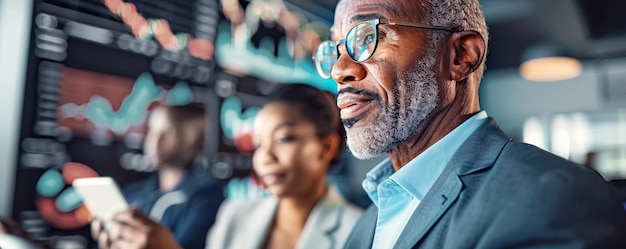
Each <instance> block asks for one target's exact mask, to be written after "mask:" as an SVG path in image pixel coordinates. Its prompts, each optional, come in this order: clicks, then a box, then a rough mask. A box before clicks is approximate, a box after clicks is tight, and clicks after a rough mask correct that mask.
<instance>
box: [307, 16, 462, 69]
mask: <svg viewBox="0 0 626 249" xmlns="http://www.w3.org/2000/svg"><path fill="white" fill-rule="evenodd" d="M363 23H368V24H369V25H371V26H372V27H374V34H375V35H376V40H375V45H374V48H373V49H372V52H371V53H370V54H369V56H368V57H367V58H365V59H363V60H357V59H355V58H353V55H351V54H350V52H349V51H350V50H348V49H347V48H346V51H348V57H350V59H351V60H352V61H354V62H357V63H362V62H365V61H367V60H369V59H370V58H371V57H372V55H374V53H375V52H376V48H377V47H378V25H379V24H387V25H395V26H402V27H409V28H421V29H430V30H441V31H447V32H460V31H463V30H462V29H460V28H448V27H441V26H431V25H425V24H421V23H416V22H405V21H396V20H391V19H387V18H376V19H372V20H368V21H362V22H359V23H357V24H355V25H354V26H352V28H350V30H348V32H347V33H346V37H344V38H343V39H340V40H337V41H331V40H326V41H323V42H321V43H320V45H318V46H317V48H316V49H315V52H314V53H313V56H312V60H313V63H314V64H315V66H316V68H317V70H318V74H319V75H320V76H321V77H322V78H330V77H327V76H324V75H322V73H320V70H321V69H320V67H319V64H321V62H318V61H321V60H318V58H317V54H318V50H319V49H320V48H322V46H329V47H333V48H335V50H336V58H334V59H333V60H334V62H333V63H332V66H331V67H330V70H331V71H332V67H333V66H334V65H335V63H336V62H337V59H339V45H340V44H342V43H344V44H345V41H346V38H347V36H348V34H350V32H352V31H353V30H354V28H356V27H357V26H359V25H361V24H363ZM320 59H324V58H320ZM328 74H330V72H328Z"/></svg>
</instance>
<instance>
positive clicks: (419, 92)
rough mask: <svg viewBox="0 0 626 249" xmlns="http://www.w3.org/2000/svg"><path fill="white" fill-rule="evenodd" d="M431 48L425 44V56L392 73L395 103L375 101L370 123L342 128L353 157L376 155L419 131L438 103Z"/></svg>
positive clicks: (417, 134) (369, 157) (433, 58)
mask: <svg viewBox="0 0 626 249" xmlns="http://www.w3.org/2000/svg"><path fill="white" fill-rule="evenodd" d="M435 36H436V35H435ZM437 38H439V37H432V38H431V40H430V41H429V44H438V43H435V41H436V40H438V39H437ZM433 40H435V41H433ZM435 51H436V49H435V48H434V47H429V49H428V51H427V53H426V55H425V56H424V57H423V58H421V59H420V60H418V61H416V62H415V64H414V65H413V66H412V67H411V69H410V70H408V71H406V72H400V73H397V74H396V76H395V77H394V78H395V80H394V82H395V85H396V88H395V90H394V93H393V94H394V99H396V100H397V102H396V103H393V104H391V105H384V103H383V102H382V101H381V102H379V103H378V104H379V105H378V106H379V107H380V113H379V115H378V117H376V119H375V120H374V122H373V123H372V124H370V125H367V126H353V127H351V128H347V129H346V134H347V143H348V147H349V148H350V151H351V152H352V154H353V155H354V156H355V157H356V158H359V159H371V158H374V157H377V156H379V155H381V154H383V153H386V152H389V151H391V149H393V148H394V147H396V146H397V145H398V144H400V143H402V142H403V141H406V140H407V139H409V138H411V137H415V136H419V135H420V134H421V133H422V131H423V130H424V128H425V125H424V121H425V120H426V118H427V117H428V115H429V114H430V113H431V112H432V111H433V110H434V109H435V107H436V106H437V102H438V94H439V88H438V85H437V76H436V75H435V72H434V71H433V65H434V64H435V63H436V59H435Z"/></svg>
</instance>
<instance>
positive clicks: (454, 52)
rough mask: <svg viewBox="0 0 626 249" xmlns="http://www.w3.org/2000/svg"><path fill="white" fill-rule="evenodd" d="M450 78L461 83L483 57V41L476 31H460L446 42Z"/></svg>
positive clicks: (474, 69) (476, 67) (475, 68)
mask: <svg viewBox="0 0 626 249" xmlns="http://www.w3.org/2000/svg"><path fill="white" fill-rule="evenodd" d="M448 46H449V51H450V54H449V56H450V57H449V59H450V64H449V65H450V77H451V79H452V80H454V81H462V80H464V79H466V78H467V77H469V75H470V74H472V73H473V72H474V71H476V70H477V69H478V68H479V67H480V65H481V64H482V62H483V59H484V57H485V50H486V48H485V40H484V39H483V37H482V36H481V35H480V33H478V32H476V31H461V32H456V33H453V34H452V35H450V38H449V40H448Z"/></svg>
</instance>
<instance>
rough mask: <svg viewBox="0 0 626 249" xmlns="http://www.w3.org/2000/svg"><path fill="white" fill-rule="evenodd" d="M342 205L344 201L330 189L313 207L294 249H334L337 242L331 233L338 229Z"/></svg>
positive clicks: (337, 192) (335, 190) (336, 192)
mask: <svg viewBox="0 0 626 249" xmlns="http://www.w3.org/2000/svg"><path fill="white" fill-rule="evenodd" d="M344 205H345V200H343V197H341V194H339V191H338V190H337V189H336V188H334V187H330V188H329V189H328V192H327V193H326V196H325V197H324V199H322V201H320V202H319V203H317V204H316V205H315V208H314V209H313V211H312V212H311V214H310V215H309V218H307V221H306V224H305V226H304V230H303V231H302V235H301V236H300V240H299V241H298V245H297V246H296V248H298V249H309V248H311V249H317V248H336V247H337V246H336V243H337V241H336V239H335V236H334V234H333V233H334V232H335V231H336V230H337V229H338V228H339V221H340V220H341V215H342V210H343V209H342V207H343V206H344Z"/></svg>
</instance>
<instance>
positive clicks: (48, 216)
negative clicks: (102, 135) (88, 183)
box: [35, 162, 99, 230]
mask: <svg viewBox="0 0 626 249" xmlns="http://www.w3.org/2000/svg"><path fill="white" fill-rule="evenodd" d="M97 176H99V175H98V173H97V172H96V171H95V170H93V169H92V168H90V167H89V166H87V165H84V164H81V163H76V162H68V163H65V164H64V165H63V167H62V168H60V169H57V168H52V169H48V170H47V171H46V172H44V173H43V174H42V175H41V176H40V177H39V179H38V180H37V185H36V191H37V197H36V199H35V205H36V206H37V211H38V212H39V214H40V215H41V217H42V218H43V219H44V220H45V221H46V222H48V224H50V225H51V226H53V227H55V228H58V229H63V230H73V229H78V228H81V227H83V226H85V225H87V224H88V223H89V222H90V221H91V214H90V213H89V210H87V207H85V205H83V200H82V199H81V198H80V196H79V195H78V193H76V191H75V190H74V188H73V187H72V182H73V181H74V180H76V179H78V178H84V177H97Z"/></svg>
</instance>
